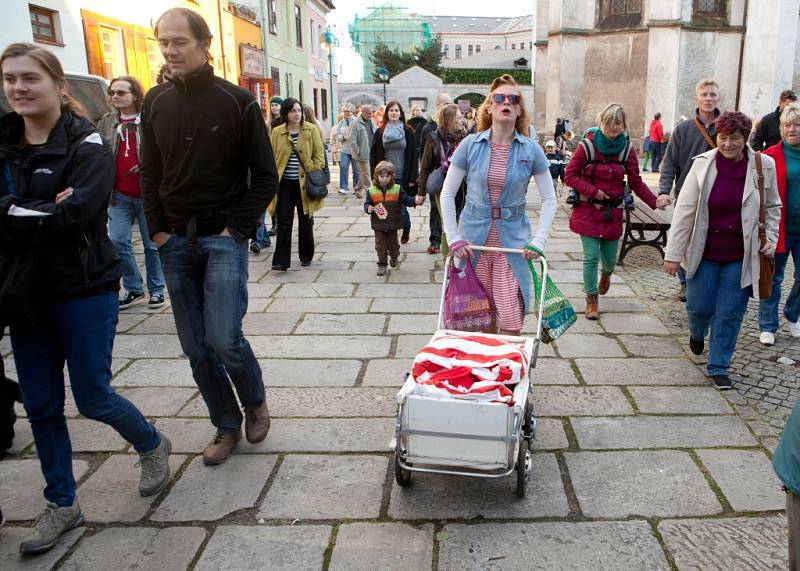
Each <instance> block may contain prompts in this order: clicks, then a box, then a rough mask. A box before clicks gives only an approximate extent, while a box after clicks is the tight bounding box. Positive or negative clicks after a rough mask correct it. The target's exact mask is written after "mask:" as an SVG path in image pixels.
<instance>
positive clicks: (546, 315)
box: [526, 246, 578, 343]
mask: <svg viewBox="0 0 800 571" xmlns="http://www.w3.org/2000/svg"><path fill="white" fill-rule="evenodd" d="M526 248H527V249H530V250H533V251H535V252H536V253H538V254H539V255H540V256H542V255H543V253H542V252H541V250H539V249H537V248H533V247H530V246H526ZM541 266H542V273H544V264H541ZM528 267H529V268H530V270H531V276H532V277H533V291H534V299H533V300H532V302H531V305H533V307H535V308H536V311H537V312H538V311H539V300H540V299H541V296H542V287H544V310H543V311H542V313H543V315H542V341H544V342H545V343H550V342H551V341H555V340H556V339H558V338H559V337H561V336H562V335H563V334H564V332H565V331H566V330H567V329H569V328H570V326H571V325H572V324H573V323H575V322H576V321H577V320H578V316H577V315H576V314H575V309H574V308H573V307H572V304H571V303H570V302H569V300H568V299H567V297H566V296H565V295H564V294H563V293H561V290H560V289H558V286H556V284H555V282H553V280H552V279H550V276H547V280H546V281H545V283H544V284H542V276H541V275H539V274H538V273H537V272H536V268H535V267H534V265H533V262H532V261H531V260H528Z"/></svg>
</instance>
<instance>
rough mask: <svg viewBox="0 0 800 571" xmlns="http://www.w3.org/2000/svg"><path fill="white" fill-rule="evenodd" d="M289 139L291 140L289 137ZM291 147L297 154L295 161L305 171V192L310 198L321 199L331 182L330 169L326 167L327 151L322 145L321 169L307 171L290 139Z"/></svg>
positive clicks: (326, 194) (326, 193)
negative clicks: (322, 161)
mask: <svg viewBox="0 0 800 571" xmlns="http://www.w3.org/2000/svg"><path fill="white" fill-rule="evenodd" d="M289 140H291V137H290V139H289ZM292 147H293V148H294V153H295V154H296V155H297V162H299V163H300V166H301V167H302V168H303V171H305V173H306V194H307V195H308V197H309V198H310V199H311V200H322V199H323V198H325V197H326V196H328V184H329V183H330V182H331V171H330V169H329V168H328V153H327V152H326V151H325V149H324V147H323V149H322V152H323V153H324V155H325V166H323V167H322V168H321V169H317V170H313V171H309V170H308V169H307V168H306V165H305V164H303V159H301V158H300V154H299V153H298V152H297V147H296V146H295V144H294V141H292Z"/></svg>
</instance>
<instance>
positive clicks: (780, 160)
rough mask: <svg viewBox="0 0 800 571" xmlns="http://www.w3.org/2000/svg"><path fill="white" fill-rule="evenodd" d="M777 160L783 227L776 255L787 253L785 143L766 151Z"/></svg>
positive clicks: (776, 174) (779, 234)
mask: <svg viewBox="0 0 800 571" xmlns="http://www.w3.org/2000/svg"><path fill="white" fill-rule="evenodd" d="M764 154H765V155H769V156H770V157H772V158H773V159H775V177H776V178H777V179H778V195H780V197H781V204H783V205H784V207H783V208H781V225H780V227H779V230H778V246H777V247H776V248H775V253H776V254H784V253H786V156H785V155H784V154H783V141H782V140H781V141H778V143H777V144H775V145H772V146H771V147H770V148H768V149H767V150H765V151H764Z"/></svg>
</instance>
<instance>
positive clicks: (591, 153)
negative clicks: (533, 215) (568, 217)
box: [566, 138, 634, 210]
mask: <svg viewBox="0 0 800 571" xmlns="http://www.w3.org/2000/svg"><path fill="white" fill-rule="evenodd" d="M578 145H580V146H581V147H583V152H584V153H585V154H586V158H587V160H586V164H585V165H583V171H582V172H581V177H582V178H584V177H585V175H586V169H587V168H591V169H592V172H591V173H590V174H589V180H591V181H592V182H594V172H595V170H596V169H597V165H620V166H622V168H623V170H624V171H625V179H624V182H623V184H624V185H625V191H624V198H622V199H621V200H620V204H621V205H622V206H623V207H624V208H625V209H626V210H633V209H634V206H633V195H632V194H631V191H630V188H629V187H628V167H627V164H628V157H629V156H630V154H631V149H632V148H633V147H632V146H631V142H630V141H626V142H625V147H624V148H623V149H622V151H620V153H619V154H618V155H617V156H616V157H615V158H613V159H606V158H604V157H603V155H600V154H599V153H598V152H597V149H596V147H595V145H594V143H593V142H592V141H591V140H589V139H586V138H584V139H582V140H581V142H580V143H578ZM574 156H575V155H574V154H573V157H574ZM598 156H599V157H601V158H598ZM580 200H581V195H580V193H579V192H578V191H577V190H575V189H572V190H570V191H569V195H568V196H567V201H566V202H567V204H571V205H572V207H573V208H574V207H575V206H576V205H577V204H578V203H579V202H580Z"/></svg>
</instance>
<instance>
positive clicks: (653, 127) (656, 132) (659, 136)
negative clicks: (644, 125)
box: [650, 119, 664, 143]
mask: <svg viewBox="0 0 800 571" xmlns="http://www.w3.org/2000/svg"><path fill="white" fill-rule="evenodd" d="M650 141H651V142H655V143H662V142H663V141H664V125H662V124H661V121H657V120H656V119H653V120H652V121H650Z"/></svg>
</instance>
